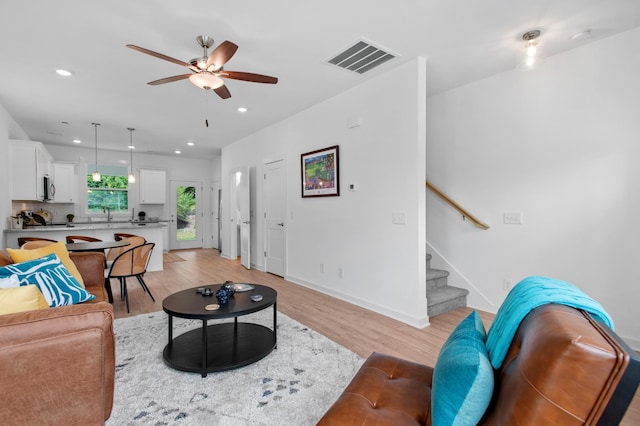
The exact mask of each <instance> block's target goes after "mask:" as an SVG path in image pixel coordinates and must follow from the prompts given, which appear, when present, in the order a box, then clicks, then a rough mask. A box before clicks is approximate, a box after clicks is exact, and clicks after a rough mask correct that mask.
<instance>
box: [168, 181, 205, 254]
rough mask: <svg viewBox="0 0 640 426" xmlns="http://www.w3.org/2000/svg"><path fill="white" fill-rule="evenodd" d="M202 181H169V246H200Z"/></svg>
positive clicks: (181, 247)
mask: <svg viewBox="0 0 640 426" xmlns="http://www.w3.org/2000/svg"><path fill="white" fill-rule="evenodd" d="M201 200H202V183H201V182H184V181H171V222H170V223H169V226H170V231H171V232H170V233H171V237H170V238H171V248H172V249H186V248H198V247H202V237H203V232H202V231H203V227H202V201H201Z"/></svg>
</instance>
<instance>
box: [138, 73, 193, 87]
mask: <svg viewBox="0 0 640 426" xmlns="http://www.w3.org/2000/svg"><path fill="white" fill-rule="evenodd" d="M192 75H193V74H180V75H174V76H172V77H165V78H161V79H160V80H153V81H150V82H148V83H147V84H150V85H151V86H157V85H158V84H165V83H171V82H173V81H179V80H184V79H185V78H189V77H191V76H192Z"/></svg>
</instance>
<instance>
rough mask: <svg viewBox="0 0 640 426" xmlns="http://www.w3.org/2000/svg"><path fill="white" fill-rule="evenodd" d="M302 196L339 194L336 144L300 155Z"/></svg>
mask: <svg viewBox="0 0 640 426" xmlns="http://www.w3.org/2000/svg"><path fill="white" fill-rule="evenodd" d="M300 162H301V171H302V198H305V197H330V196H337V195H340V177H339V170H338V145H336V146H330V147H328V148H324V149H319V150H317V151H311V152H307V153H306V154H302V155H300Z"/></svg>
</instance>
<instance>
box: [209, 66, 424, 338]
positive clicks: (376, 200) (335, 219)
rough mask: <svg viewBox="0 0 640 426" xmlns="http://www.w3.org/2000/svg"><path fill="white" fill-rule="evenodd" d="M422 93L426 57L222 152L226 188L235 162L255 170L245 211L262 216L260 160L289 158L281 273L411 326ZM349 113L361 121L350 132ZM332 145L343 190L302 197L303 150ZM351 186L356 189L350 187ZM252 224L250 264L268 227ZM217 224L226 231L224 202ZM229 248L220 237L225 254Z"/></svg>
mask: <svg viewBox="0 0 640 426" xmlns="http://www.w3.org/2000/svg"><path fill="white" fill-rule="evenodd" d="M425 97H426V71H425V61H424V59H415V60H412V61H411V62H408V63H405V64H403V65H401V66H398V67H397V68H395V69H392V70H391V71H389V72H387V73H385V74H382V75H380V76H378V77H376V78H375V79H372V80H371V81H368V82H365V83H363V84H361V85H359V86H357V87H355V88H354V89H352V90H349V91H347V92H345V93H343V94H340V95H338V96H336V97H334V98H332V99H329V100H327V101H325V102H322V103H321V104H318V105H316V106H313V107H311V108H309V109H308V110H305V111H302V112H300V113H299V114H297V115H295V116H293V117H290V118H288V119H286V120H284V121H282V122H280V123H277V124H275V125H273V126H271V127H269V128H267V129H264V130H262V131H260V132H258V133H256V134H253V135H251V136H249V137H247V138H244V139H243V140H240V141H238V142H236V143H234V144H232V145H229V146H227V147H225V148H223V151H222V178H221V179H222V188H223V191H224V190H225V189H227V188H228V186H229V176H228V175H229V172H230V171H233V170H234V169H235V168H238V167H241V166H246V167H250V168H252V170H253V172H254V173H253V175H254V176H258V179H255V181H254V185H252V190H253V191H256V192H257V195H255V196H254V198H253V200H254V202H255V204H256V205H252V207H251V209H252V210H254V212H255V217H258V218H261V217H262V211H263V210H262V203H261V201H260V200H261V190H262V180H261V179H259V177H260V176H262V170H263V163H264V161H265V160H269V159H270V160H273V159H276V158H284V159H285V161H286V164H287V188H286V193H287V222H286V227H285V228H286V246H287V270H286V278H287V279H289V280H291V281H294V282H296V283H300V284H302V285H306V286H309V287H312V288H315V289H318V290H320V291H323V292H326V293H329V294H332V295H335V296H338V297H340V298H343V299H345V300H349V301H351V302H354V303H357V304H359V305H361V306H365V307H367V308H370V309H373V310H376V311H378V312H381V313H383V314H386V315H388V316H391V317H394V318H398V319H400V320H402V321H405V322H407V323H410V324H413V325H415V326H424V325H426V324H428V317H427V315H426V295H425V291H426V290H425V286H426V284H425V275H426V272H425V266H426V265H425V255H426V251H425V241H424V235H425V209H424V206H425V191H424V179H425V172H424V170H425V162H424V159H425V155H426V154H425V134H426V133H425V123H424V117H425V114H426V112H425V106H426V99H425ZM354 117H362V125H361V126H360V127H356V128H352V129H349V128H347V121H348V120H349V119H350V118H354ZM332 145H339V147H340V148H339V149H340V159H339V160H340V165H339V166H340V179H341V185H340V196H339V197H321V198H305V199H302V198H301V196H300V192H301V175H300V154H302V153H305V152H309V151H313V150H316V149H321V148H324V147H328V146H332ZM252 181H253V180H252ZM349 183H357V184H358V188H359V189H358V191H356V192H350V191H349V190H348V184H349ZM223 203H224V200H223ZM393 212H404V213H405V214H406V217H407V224H406V225H394V224H392V222H391V217H392V213H393ZM255 225H257V228H258V229H257V233H256V235H257V240H256V244H258V246H259V248H258V251H257V253H256V254H257V255H258V260H257V261H256V262H255V263H256V264H258V265H262V264H263V261H264V259H263V258H262V256H261V255H262V250H261V249H260V247H262V245H263V244H264V238H263V234H264V224H263V223H262V222H261V221H260V220H258V221H257V223H256V224H255ZM223 227H224V228H223V235H226V236H227V237H228V236H229V235H230V233H229V211H228V208H225V209H224V213H223ZM228 249H229V240H228V238H223V255H225V254H226V255H228V254H229V253H228ZM321 263H322V264H324V273H322V272H320V264H321ZM339 268H342V269H343V271H344V277H343V278H340V277H339V276H338V269H339Z"/></svg>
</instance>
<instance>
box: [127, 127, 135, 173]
mask: <svg viewBox="0 0 640 426" xmlns="http://www.w3.org/2000/svg"><path fill="white" fill-rule="evenodd" d="M127 130H128V131H129V154H130V156H131V157H130V161H129V167H130V168H131V171H130V172H129V183H135V182H136V175H134V174H133V149H134V148H135V146H134V145H133V131H134V130H135V129H134V128H133V127H127Z"/></svg>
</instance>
